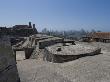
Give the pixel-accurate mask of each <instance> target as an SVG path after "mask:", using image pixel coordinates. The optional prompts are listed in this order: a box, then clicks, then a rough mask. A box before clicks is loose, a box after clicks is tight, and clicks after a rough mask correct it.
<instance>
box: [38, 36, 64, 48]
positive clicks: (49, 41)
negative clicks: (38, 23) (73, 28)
mask: <svg viewBox="0 0 110 82" xmlns="http://www.w3.org/2000/svg"><path fill="white" fill-rule="evenodd" d="M62 41H63V39H62V38H58V37H54V38H49V39H45V40H40V41H39V42H38V43H37V44H38V46H39V49H44V48H45V47H48V46H50V45H54V44H56V43H61V42H62Z"/></svg>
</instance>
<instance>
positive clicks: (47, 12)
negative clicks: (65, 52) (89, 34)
mask: <svg viewBox="0 0 110 82" xmlns="http://www.w3.org/2000/svg"><path fill="white" fill-rule="evenodd" d="M29 21H32V23H35V24H36V28H37V29H38V30H41V29H43V28H48V29H53V30H79V29H81V28H83V29H86V30H90V29H96V30H101V31H110V0H0V26H12V25H15V24H28V22H29Z"/></svg>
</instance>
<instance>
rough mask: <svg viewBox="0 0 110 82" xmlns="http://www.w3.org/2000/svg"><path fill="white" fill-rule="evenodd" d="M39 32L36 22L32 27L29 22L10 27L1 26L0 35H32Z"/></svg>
mask: <svg viewBox="0 0 110 82" xmlns="http://www.w3.org/2000/svg"><path fill="white" fill-rule="evenodd" d="M37 33H38V32H37V29H36V28H35V24H33V27H32V25H31V22H29V25H15V26H13V27H10V28H6V27H0V35H12V36H30V35H33V34H37Z"/></svg>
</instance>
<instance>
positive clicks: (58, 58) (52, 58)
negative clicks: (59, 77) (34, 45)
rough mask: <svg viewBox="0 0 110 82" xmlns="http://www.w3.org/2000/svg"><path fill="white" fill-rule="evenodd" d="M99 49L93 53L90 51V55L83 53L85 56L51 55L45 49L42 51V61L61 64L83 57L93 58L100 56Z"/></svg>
mask: <svg viewBox="0 0 110 82" xmlns="http://www.w3.org/2000/svg"><path fill="white" fill-rule="evenodd" d="M100 52H101V48H98V49H96V50H95V51H92V52H90V53H85V54H79V55H72V54H74V53H71V55H63V54H62V55H59V54H53V53H52V52H50V51H49V50H48V49H47V48H45V49H44V58H43V59H44V61H49V62H53V63H63V62H67V61H72V60H75V59H78V58H81V57H85V56H93V55H97V54H100Z"/></svg>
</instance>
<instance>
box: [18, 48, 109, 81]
mask: <svg viewBox="0 0 110 82" xmlns="http://www.w3.org/2000/svg"><path fill="white" fill-rule="evenodd" d="M107 48H108V46H107ZM17 68H18V71H19V75H20V79H21V82H110V52H109V50H108V51H106V50H102V53H101V54H99V55H95V56H88V57H83V58H79V59H77V60H74V61H70V62H65V63H51V62H44V61H41V60H36V59H29V60H22V61H17Z"/></svg>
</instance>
